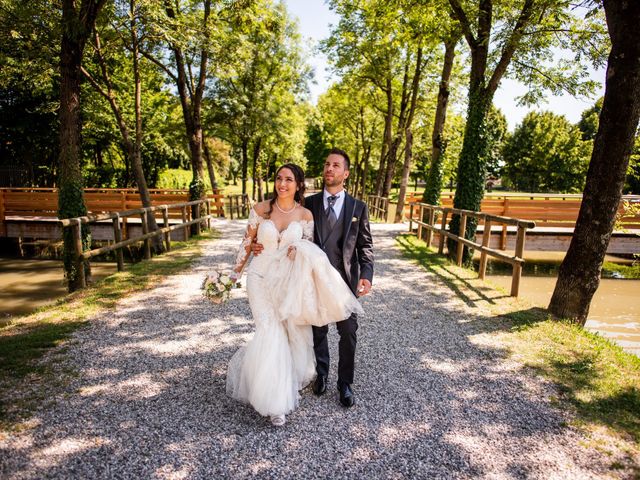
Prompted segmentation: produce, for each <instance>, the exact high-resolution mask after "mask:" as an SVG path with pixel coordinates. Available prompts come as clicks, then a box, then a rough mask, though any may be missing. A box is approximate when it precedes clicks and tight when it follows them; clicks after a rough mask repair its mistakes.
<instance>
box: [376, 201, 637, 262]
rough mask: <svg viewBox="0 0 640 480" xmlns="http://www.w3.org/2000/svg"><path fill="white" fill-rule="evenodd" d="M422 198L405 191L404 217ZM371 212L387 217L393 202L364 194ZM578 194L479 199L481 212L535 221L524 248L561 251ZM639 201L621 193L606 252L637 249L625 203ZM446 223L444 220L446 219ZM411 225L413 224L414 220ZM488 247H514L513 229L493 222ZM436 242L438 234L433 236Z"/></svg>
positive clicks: (633, 220) (414, 212)
mask: <svg viewBox="0 0 640 480" xmlns="http://www.w3.org/2000/svg"><path fill="white" fill-rule="evenodd" d="M453 197H454V193H451V192H447V193H443V195H442V196H441V201H440V203H441V205H440V206H441V207H443V208H453ZM421 201H422V192H411V193H408V194H407V205H405V213H404V218H405V219H406V220H407V221H409V220H418V219H419V216H420V212H419V211H418V208H417V207H415V206H416V205H417V204H418V203H419V202H421ZM368 203H369V208H370V210H371V212H372V216H374V217H377V218H378V219H382V220H387V219H389V218H390V217H392V216H393V214H394V213H395V212H393V202H390V201H389V200H388V199H386V198H381V197H374V196H370V197H369V198H368ZM581 204H582V195H574V194H523V193H502V194H495V193H493V194H492V193H488V194H486V195H485V197H484V199H483V200H482V206H481V208H480V210H481V212H482V213H485V214H489V215H496V216H501V217H510V218H516V219H519V220H527V221H533V222H535V224H536V226H535V228H533V229H531V230H529V231H528V232H527V250H529V251H531V250H536V251H555V252H565V251H567V249H568V248H569V243H570V242H571V237H572V235H573V230H574V228H575V224H576V220H577V218H578V212H579V211H580V205H581ZM634 204H635V205H638V204H640V195H625V196H623V197H622V201H621V202H620V207H619V210H618V213H619V220H620V221H619V226H620V227H621V228H620V229H618V230H616V231H614V233H613V235H612V237H611V241H610V242H609V249H608V250H607V253H610V254H625V255H630V254H637V253H640V213H638V212H637V211H636V212H635V213H633V211H632V209H631V208H629V205H634ZM447 225H448V223H447ZM411 226H412V227H415V228H417V224H416V223H412V225H411ZM491 229H492V232H497V233H499V235H492V236H491V242H492V243H491V245H490V246H491V247H492V248H498V249H500V250H515V249H516V243H517V242H516V239H517V229H516V228H515V227H513V226H509V225H500V226H498V225H493V226H492V227H491ZM483 230H484V225H483V223H482V222H480V224H479V227H478V235H479V236H482V233H483ZM434 241H435V242H438V241H439V240H438V235H437V234H436V237H435V238H434Z"/></svg>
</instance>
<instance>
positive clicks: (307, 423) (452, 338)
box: [0, 221, 612, 479]
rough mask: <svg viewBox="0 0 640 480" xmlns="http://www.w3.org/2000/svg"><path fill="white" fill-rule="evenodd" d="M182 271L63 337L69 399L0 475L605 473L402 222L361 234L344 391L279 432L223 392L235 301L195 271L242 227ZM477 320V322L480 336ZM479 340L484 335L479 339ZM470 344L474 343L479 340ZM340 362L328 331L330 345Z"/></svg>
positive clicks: (233, 226)
mask: <svg viewBox="0 0 640 480" xmlns="http://www.w3.org/2000/svg"><path fill="white" fill-rule="evenodd" d="M216 228H219V229H220V230H222V231H223V238H222V239H221V240H217V241H212V242H210V243H208V244H207V245H206V246H205V247H204V255H203V256H202V258H201V259H200V260H199V262H198V263H197V264H196V265H195V266H194V267H193V268H192V269H191V270H190V271H188V272H186V273H183V274H179V275H175V276H173V277H170V278H167V279H165V280H164V281H163V282H162V284H161V285H159V286H157V287H154V288H153V289H151V290H149V291H147V292H145V293H141V294H137V295H135V296H131V297H129V298H125V299H124V300H122V301H121V303H120V304H119V306H118V308H117V309H116V311H115V312H112V313H109V314H105V315H104V316H100V317H98V318H95V319H94V320H93V321H92V322H91V326H90V327H89V328H85V329H82V330H80V331H78V332H77V334H76V335H75V336H74V342H73V343H72V345H71V346H70V348H69V351H68V354H67V362H68V364H69V366H71V367H72V368H74V369H75V370H76V371H77V372H78V376H77V377H75V379H74V380H73V382H72V384H71V385H70V386H69V388H68V392H67V393H66V394H64V395H61V396H60V397H59V398H57V399H56V400H55V401H54V402H53V403H52V404H50V405H48V406H47V407H44V408H43V409H42V410H41V411H39V412H37V413H36V415H35V418H34V421H33V422H32V423H33V428H31V429H29V430H27V431H25V432H22V433H20V434H18V435H16V436H14V437H11V438H7V439H4V440H2V441H0V477H2V478H7V479H18V478H20V479H23V478H24V479H27V478H28V479H39V478H81V479H87V478H123V479H125V478H175V479H179V478H197V479H217V478H251V477H257V478H305V479H309V478H367V479H368V478H496V479H497V478H545V479H547V478H580V479H583V478H609V475H611V474H612V472H611V471H610V470H608V469H607V466H606V463H605V462H606V458H602V457H603V455H602V454H598V453H597V452H596V451H595V450H592V449H589V448H587V447H585V446H583V445H584V440H585V439H584V438H583V437H581V436H580V434H579V433H578V432H576V431H575V430H573V429H572V428H570V427H567V426H566V425H567V421H568V418H566V416H565V414H562V413H560V412H558V411H557V410H556V409H554V408H553V407H552V406H551V404H550V398H551V397H552V396H553V395H554V391H553V389H552V387H550V386H549V385H547V384H545V383H544V382H543V381H542V380H540V379H536V378H532V377H531V376H529V375H527V374H526V373H524V372H523V371H522V369H521V366H520V365H518V364H517V363H514V362H513V361H510V360H508V359H505V358H504V355H503V354H502V353H501V349H500V348H499V345H491V342H487V341H486V338H484V337H486V325H487V323H488V322H486V320H487V317H488V316H489V314H487V313H485V312H482V311H480V309H478V308H477V307H472V306H469V305H467V304H465V303H464V302H463V301H461V300H460V299H459V298H458V297H457V296H456V295H454V294H453V293H452V292H451V290H450V289H449V288H448V287H447V286H446V285H444V284H443V283H441V282H440V281H439V280H438V279H437V277H435V276H434V275H432V274H430V273H428V272H426V271H425V270H423V269H420V268H417V267H416V266H415V265H413V264H412V263H411V262H409V261H407V260H405V259H403V258H402V257H401V255H400V252H399V251H398V250H397V248H396V247H395V242H394V240H393V238H394V235H395V234H397V233H398V232H399V231H401V230H400V229H403V230H404V228H402V227H398V226H393V225H374V226H373V231H374V242H375V252H376V277H375V279H374V294H372V295H371V296H370V297H367V298H366V299H365V300H364V301H363V303H364V307H365V310H366V312H367V313H366V315H365V317H364V318H362V319H361V321H360V330H359V332H358V334H359V339H358V353H357V366H356V381H355V384H354V390H355V392H356V396H357V402H358V403H357V405H356V406H355V407H354V408H352V409H350V410H345V409H343V408H342V407H341V406H340V405H339V403H338V400H337V392H336V391H335V388H334V382H335V379H336V373H335V366H336V363H337V362H335V361H334V363H333V365H332V372H331V374H330V381H331V386H332V388H331V390H330V393H328V394H327V395H325V396H323V397H320V398H317V397H315V396H314V395H313V394H312V393H311V392H310V391H308V390H307V391H305V392H303V395H302V400H301V405H300V408H299V409H298V410H297V411H296V412H294V413H293V414H292V415H290V416H289V417H288V419H287V424H286V425H285V426H284V427H282V428H274V427H272V426H271V425H270V424H269V423H268V421H267V420H266V419H264V418H262V417H260V416H258V415H257V414H256V413H255V412H254V411H253V410H252V409H251V408H248V407H246V406H243V405H240V404H238V403H236V402H234V401H233V400H231V399H229V398H227V397H226V396H225V369H226V364H227V362H228V360H229V358H230V357H231V355H232V354H233V352H235V350H236V349H237V348H238V347H239V346H240V345H242V344H243V342H245V341H246V340H247V339H248V338H249V336H250V334H251V332H252V323H251V319H250V316H249V306H248V304H247V300H246V294H245V291H244V290H236V291H234V295H233V297H232V299H231V300H230V301H229V302H227V303H226V304H224V305H222V306H212V305H211V304H209V303H207V302H206V301H204V300H203V299H202V298H201V297H200V291H199V285H200V282H201V280H202V277H203V275H204V274H205V273H206V272H207V271H208V270H210V269H211V268H213V267H215V266H216V265H221V266H228V265H230V263H231V260H232V255H233V252H234V251H235V248H236V246H237V244H238V243H239V240H240V235H241V231H242V229H243V225H242V224H240V223H233V222H227V221H218V222H217V223H216ZM483 325H484V326H483ZM483 334H484V335H483ZM479 337H483V340H482V341H477V338H479ZM330 342H331V345H332V359H333V360H337V353H336V346H337V334H336V333H335V329H332V333H331V334H330Z"/></svg>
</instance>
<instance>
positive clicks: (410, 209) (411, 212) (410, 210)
mask: <svg viewBox="0 0 640 480" xmlns="http://www.w3.org/2000/svg"><path fill="white" fill-rule="evenodd" d="M414 205H415V203H413V202H411V203H410V204H409V233H413V207H414ZM418 238H419V237H418Z"/></svg>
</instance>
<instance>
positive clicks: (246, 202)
mask: <svg viewBox="0 0 640 480" xmlns="http://www.w3.org/2000/svg"><path fill="white" fill-rule="evenodd" d="M227 199H228V200H229V204H228V206H227V210H228V211H229V218H231V219H232V220H233V214H234V213H235V214H236V217H237V218H240V217H247V216H248V215H249V209H250V208H251V200H250V199H249V195H248V194H246V193H239V194H237V195H227Z"/></svg>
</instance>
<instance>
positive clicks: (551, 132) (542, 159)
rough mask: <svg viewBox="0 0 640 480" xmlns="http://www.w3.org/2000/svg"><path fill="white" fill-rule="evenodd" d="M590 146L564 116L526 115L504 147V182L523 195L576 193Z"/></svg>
mask: <svg viewBox="0 0 640 480" xmlns="http://www.w3.org/2000/svg"><path fill="white" fill-rule="evenodd" d="M591 147H592V143H591V142H590V141H583V140H582V138H581V132H580V130H579V129H578V128H577V127H576V126H574V125H572V124H571V123H570V122H569V121H568V120H567V119H566V118H565V117H564V116H562V115H556V114H554V113H551V112H540V113H538V112H530V113H529V114H527V116H526V117H525V118H524V119H523V120H522V123H521V124H520V125H518V127H517V128H516V129H515V131H514V133H513V135H512V136H511V137H510V138H509V139H508V140H507V142H506V145H505V147H504V159H505V162H506V163H505V167H504V180H505V182H506V183H508V185H509V186H511V187H512V188H514V189H516V190H521V191H525V192H557V193H577V192H580V191H582V189H583V187H584V182H585V178H586V174H587V168H588V164H589V157H590V154H591Z"/></svg>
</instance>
